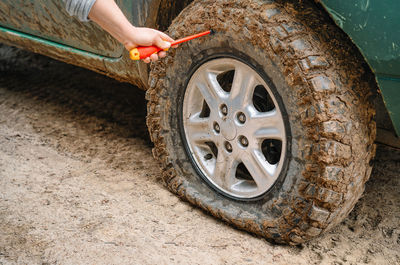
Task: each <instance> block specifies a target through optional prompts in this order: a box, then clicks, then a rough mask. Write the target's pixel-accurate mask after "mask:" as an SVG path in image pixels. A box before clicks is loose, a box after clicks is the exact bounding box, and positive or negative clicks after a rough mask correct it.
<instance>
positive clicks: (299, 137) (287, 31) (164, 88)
mask: <svg viewBox="0 0 400 265" xmlns="http://www.w3.org/2000/svg"><path fill="white" fill-rule="evenodd" d="M187 25H191V27H188V26H187ZM242 25H245V26H242ZM209 28H212V29H214V30H215V31H216V32H217V34H216V35H214V36H211V37H210V38H202V39H198V40H194V41H193V42H191V43H188V44H185V45H186V46H184V45H182V46H181V47H180V48H179V49H178V50H176V51H171V53H170V56H169V57H168V58H167V59H166V60H165V61H164V62H163V63H159V64H154V65H153V67H152V72H151V76H150V79H149V86H150V89H149V90H148V91H147V94H146V96H147V99H148V100H149V103H148V117H147V125H148V127H149V131H150V136H151V139H152V141H153V142H154V143H155V148H154V149H153V153H154V157H155V158H156V159H158V160H159V161H160V162H161V164H162V167H163V169H162V171H163V177H164V180H165V183H166V185H167V186H168V188H169V189H170V190H171V191H173V192H174V193H176V194H177V195H178V196H180V197H181V198H183V199H185V200H188V201H190V202H191V203H193V204H195V205H198V206H199V207H201V208H203V209H204V210H206V211H208V212H209V213H211V214H212V215H214V216H215V217H218V218H220V219H223V220H225V221H227V222H229V223H231V224H233V225H235V226H236V227H238V228H241V229H244V230H247V231H250V232H252V233H255V234H258V235H260V236H263V237H266V238H268V239H271V240H273V241H275V242H278V243H289V244H299V243H302V242H305V241H307V240H309V239H311V238H314V237H317V236H318V235H320V234H321V233H323V232H324V231H328V230H329V229H331V228H332V227H334V226H335V225H336V224H338V223H339V222H340V221H341V220H343V218H344V217H345V216H346V215H348V213H349V212H350V211H351V210H352V208H353V207H354V205H355V203H356V202H357V200H358V199H359V198H360V196H361V194H362V192H363V190H364V183H365V182H366V181H367V179H368V177H369V175H370V172H371V166H370V161H371V159H372V157H373V155H374V153H375V146H374V144H373V141H374V139H375V122H374V120H373V119H374V114H375V111H374V108H373V104H372V97H373V94H374V93H375V91H376V83H375V82H374V80H373V75H372V74H371V73H370V71H369V69H368V67H367V66H366V64H365V63H364V62H363V60H362V58H361V56H360V55H359V54H358V53H357V51H356V50H355V49H354V47H353V46H352V44H351V43H350V42H349V41H348V40H347V39H346V38H345V36H343V33H342V32H341V31H339V30H337V29H336V27H335V26H334V25H333V24H332V23H331V21H330V20H329V18H327V17H324V15H323V14H322V13H321V12H320V11H319V10H318V9H317V8H316V7H315V6H313V5H309V4H307V3H304V2H302V4H299V3H298V2H297V1H276V2H275V1H266V2H265V3H264V2H259V1H235V4H234V5H232V4H231V3H230V2H229V1H224V0H220V1H194V2H193V3H192V4H191V5H190V6H189V7H187V8H186V9H185V10H184V11H183V12H182V13H181V14H180V15H179V16H178V18H176V19H175V20H174V22H173V23H172V26H171V27H170V28H169V33H170V34H171V35H172V37H180V36H185V35H190V34H193V33H194V32H195V31H197V32H199V31H204V30H207V29H209ZM221 52H231V53H233V54H239V53H244V54H246V55H248V56H249V57H250V58H249V61H250V62H251V63H252V62H254V64H255V65H257V67H261V68H263V69H265V71H266V74H267V75H269V77H270V78H271V79H272V81H273V82H274V83H275V86H277V87H278V91H279V93H281V97H282V99H283V101H284V103H285V107H286V108H287V111H288V114H289V122H290V127H291V128H290V129H291V136H292V138H291V139H290V140H289V141H291V153H290V156H291V158H290V162H289V165H288V171H287V173H286V176H285V177H284V180H283V181H282V183H278V184H275V186H274V188H273V189H272V190H271V191H269V192H268V194H267V196H266V197H264V198H263V199H260V200H259V201H257V202H252V203H250V202H247V203H241V202H237V201H233V200H229V199H227V198H225V197H224V196H221V195H219V194H217V193H215V192H214V191H212V190H210V188H208V187H207V185H205V184H204V182H203V181H202V180H201V179H200V178H199V177H197V176H196V173H195V171H194V170H193V167H192V166H191V165H190V163H189V162H187V158H186V155H185V151H184V149H183V147H182V146H183V144H182V142H181V140H180V135H179V124H178V123H179V121H177V118H176V117H179V115H181V114H180V113H179V109H178V107H177V106H178V105H179V102H180V99H181V98H182V97H183V94H184V87H185V80H187V78H188V76H187V75H188V73H189V70H190V69H191V67H193V65H194V64H195V63H196V62H199V61H202V60H206V59H207V57H212V56H217V55H216V54H218V53H221ZM167 66H168V67H167ZM188 69H189V70H188ZM304 132H305V133H304Z"/></svg>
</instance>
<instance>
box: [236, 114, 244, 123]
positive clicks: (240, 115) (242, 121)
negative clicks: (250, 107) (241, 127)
mask: <svg viewBox="0 0 400 265" xmlns="http://www.w3.org/2000/svg"><path fill="white" fill-rule="evenodd" d="M237 119H238V120H239V122H240V123H242V124H243V123H245V122H246V115H244V113H243V112H239V113H238V115H237Z"/></svg>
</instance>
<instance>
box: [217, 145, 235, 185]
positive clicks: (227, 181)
mask: <svg viewBox="0 0 400 265" xmlns="http://www.w3.org/2000/svg"><path fill="white" fill-rule="evenodd" d="M223 152H224V150H219V151H218V154H219V155H218V158H217V160H216V163H215V167H214V171H213V173H212V175H213V177H214V180H215V181H216V182H217V183H219V184H220V185H221V186H223V187H225V188H226V189H231V187H232V186H233V185H234V184H235V183H236V182H237V180H236V178H235V173H236V168H237V165H238V164H239V161H237V160H236V159H234V158H233V157H232V156H227V155H223Z"/></svg>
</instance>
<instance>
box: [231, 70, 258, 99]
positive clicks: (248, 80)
mask: <svg viewBox="0 0 400 265" xmlns="http://www.w3.org/2000/svg"><path fill="white" fill-rule="evenodd" d="M257 83H258V82H257V78H256V76H255V74H254V73H252V72H250V71H248V69H246V68H244V67H242V66H241V65H239V66H236V67H235V75H234V77H233V82H232V88H231V92H230V99H231V100H232V101H234V102H236V104H238V105H240V106H241V107H246V106H247V105H249V104H250V103H251V100H252V94H253V91H254V88H255V87H256V85H257Z"/></svg>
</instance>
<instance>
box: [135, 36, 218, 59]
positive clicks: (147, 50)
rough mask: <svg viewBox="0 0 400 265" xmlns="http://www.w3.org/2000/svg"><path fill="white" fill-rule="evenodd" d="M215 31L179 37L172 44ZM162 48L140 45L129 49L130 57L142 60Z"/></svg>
mask: <svg viewBox="0 0 400 265" xmlns="http://www.w3.org/2000/svg"><path fill="white" fill-rule="evenodd" d="M213 33H214V31H213V30H209V31H205V32H202V33H199V34H196V35H192V36H189V37H186V38H183V39H179V40H176V41H174V42H171V46H174V45H178V44H180V43H182V42H186V41H189V40H192V39H195V38H199V37H202V36H205V35H208V34H213ZM162 50H163V49H161V48H158V47H157V46H140V47H137V48H134V49H132V50H130V51H129V57H130V58H131V59H132V60H142V59H145V58H147V57H150V55H152V54H154V53H158V52H159V51H162ZM167 50H168V49H166V50H164V51H167Z"/></svg>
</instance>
